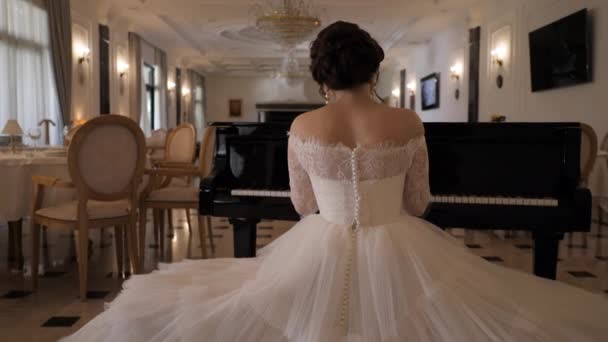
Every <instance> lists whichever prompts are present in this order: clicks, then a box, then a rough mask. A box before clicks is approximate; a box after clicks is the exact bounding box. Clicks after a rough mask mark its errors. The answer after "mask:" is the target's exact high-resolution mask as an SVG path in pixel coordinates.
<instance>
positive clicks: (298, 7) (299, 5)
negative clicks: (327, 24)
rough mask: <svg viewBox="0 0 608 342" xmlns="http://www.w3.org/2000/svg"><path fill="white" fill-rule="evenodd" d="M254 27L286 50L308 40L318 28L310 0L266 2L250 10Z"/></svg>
mask: <svg viewBox="0 0 608 342" xmlns="http://www.w3.org/2000/svg"><path fill="white" fill-rule="evenodd" d="M252 12H253V14H254V16H255V27H256V28H257V29H258V30H259V31H261V32H263V33H264V34H267V35H268V36H269V37H271V38H272V40H274V41H275V42H277V43H278V44H279V45H281V46H282V47H284V48H286V49H287V50H292V49H294V48H295V47H296V46H297V45H298V44H300V43H303V42H304V41H305V40H306V39H308V38H309V37H310V36H311V35H312V34H313V33H314V32H315V31H316V30H317V29H318V28H319V27H320V26H321V19H320V18H319V16H318V15H316V14H315V9H314V6H313V4H312V0H307V1H306V0H268V1H266V2H265V3H264V4H263V5H256V6H254V8H253V9H252Z"/></svg>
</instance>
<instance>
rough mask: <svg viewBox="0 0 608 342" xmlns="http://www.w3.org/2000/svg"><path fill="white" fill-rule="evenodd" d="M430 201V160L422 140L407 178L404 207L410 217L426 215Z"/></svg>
mask: <svg viewBox="0 0 608 342" xmlns="http://www.w3.org/2000/svg"><path fill="white" fill-rule="evenodd" d="M430 200H431V190H430V186H429V159H428V153H427V148H426V142H425V140H424V139H421V143H420V144H419V146H418V147H417V148H416V151H415V152H414V155H413V157H412V163H411V165H410V168H409V170H408V171H407V176H406V178H405V188H404V191H403V207H404V209H405V210H406V211H407V212H408V213H409V214H410V215H414V216H421V215H422V214H424V212H425V210H426V208H427V206H428V204H429V202H430Z"/></svg>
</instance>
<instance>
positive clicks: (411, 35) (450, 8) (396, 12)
mask: <svg viewBox="0 0 608 342" xmlns="http://www.w3.org/2000/svg"><path fill="white" fill-rule="evenodd" d="M265 1H267V0H98V12H99V15H100V16H101V17H106V18H118V19H119V20H123V21H125V22H127V23H129V26H130V29H133V30H136V31H137V32H139V33H140V34H142V35H143V36H144V37H145V38H147V39H148V40H150V41H152V42H153V43H155V44H158V45H159V46H161V47H163V48H165V49H167V50H170V51H171V52H172V53H173V54H175V55H176V56H177V58H178V60H179V63H180V64H182V65H186V66H189V67H193V68H196V69H199V70H201V71H205V72H208V73H214V72H217V73H232V74H242V73H247V72H249V73H251V72H256V71H257V72H268V71H269V70H271V69H273V68H276V66H277V65H278V64H279V63H280V60H281V56H282V55H283V53H282V51H281V50H280V48H279V47H278V46H277V45H276V44H274V43H272V42H269V41H265V40H264V39H263V37H256V36H259V35H258V34H257V33H256V31H255V29H254V28H253V20H252V16H251V14H250V11H251V9H252V6H253V5H255V4H257V3H262V2H265ZM486 1H489V0H316V1H315V4H316V5H317V7H319V8H320V9H321V11H322V20H323V24H324V25H326V24H328V23H331V22H334V21H337V20H346V21H351V22H355V23H358V24H359V25H360V26H362V27H363V28H364V29H366V30H368V31H369V32H370V33H371V34H372V36H374V37H375V38H376V39H377V40H378V41H379V42H380V44H381V45H382V46H383V47H384V48H385V50H386V51H388V55H389V57H390V56H391V50H394V51H396V50H400V49H402V48H404V47H407V46H408V45H410V44H416V43H420V42H424V41H426V40H428V39H429V37H430V36H431V35H432V34H433V33H435V32H437V31H441V30H443V29H445V28H446V27H448V26H449V25H450V24H451V23H453V22H455V21H463V20H467V16H468V13H469V10H470V9H471V8H473V7H474V6H477V5H479V4H480V3H483V2H486ZM308 44H309V43H308V42H307V43H305V44H302V45H301V46H300V47H299V49H298V50H299V51H298V56H299V57H300V58H301V62H300V65H301V66H302V67H303V68H304V67H306V65H307V56H308Z"/></svg>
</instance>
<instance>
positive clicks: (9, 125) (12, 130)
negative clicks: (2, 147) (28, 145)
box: [2, 119, 23, 135]
mask: <svg viewBox="0 0 608 342" xmlns="http://www.w3.org/2000/svg"><path fill="white" fill-rule="evenodd" d="M2 134H5V135H23V130H22V129H21V126H19V123H18V122H17V120H14V119H9V120H8V121H7V122H6V125H4V129H3V130H2Z"/></svg>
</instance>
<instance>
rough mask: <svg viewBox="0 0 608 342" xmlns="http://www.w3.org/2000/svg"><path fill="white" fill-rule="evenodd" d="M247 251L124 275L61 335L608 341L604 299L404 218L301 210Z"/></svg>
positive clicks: (315, 341) (269, 341)
mask: <svg viewBox="0 0 608 342" xmlns="http://www.w3.org/2000/svg"><path fill="white" fill-rule="evenodd" d="M259 254H260V255H259V256H258V257H257V258H252V259H213V260H202V261H201V260H199V261H194V260H189V261H183V262H180V263H176V264H168V265H167V264H163V265H161V266H160V270H158V271H156V272H153V273H152V274H148V275H137V276H133V277H132V278H131V279H130V280H129V281H127V282H126V283H125V285H124V289H123V291H122V292H121V294H120V295H119V296H118V297H117V298H116V299H115V300H114V301H113V302H112V303H111V304H109V305H108V307H107V308H106V311H105V312H103V313H102V314H100V315H99V316H97V317H96V318H94V319H93V320H92V321H90V322H89V323H88V324H87V325H85V326H84V327H83V328H82V329H80V330H79V331H78V332H76V333H75V334H74V335H72V336H70V337H68V338H67V339H66V340H65V341H91V342H93V341H206V342H235V341H239V342H240V341H247V342H254V341H264V342H287V341H290V342H291V341H293V342H326V341H327V342H336V341H345V342H346V341H348V342H355V341H356V342H360V341H365V342H368V341H373V342H381V341H467V342H469V341H551V342H556V341H607V340H608V300H606V299H604V298H603V297H601V296H600V295H596V294H592V293H589V292H586V291H584V290H580V289H577V288H574V287H571V286H569V285H566V284H563V283H558V282H556V281H551V280H547V279H542V278H538V277H535V276H532V275H528V274H524V273H521V272H518V271H514V270H510V269H507V268H504V267H501V266H497V265H494V264H491V263H489V262H487V261H485V260H483V259H481V258H479V257H477V256H475V255H473V254H471V253H470V252H468V251H467V250H466V249H465V248H464V247H462V246H461V245H460V244H458V243H457V242H455V241H454V240H453V238H452V237H451V236H450V235H449V234H446V233H444V232H443V231H441V230H440V229H439V228H437V227H435V226H433V225H432V224H430V223H428V222H426V221H424V220H421V219H418V218H415V217H410V216H404V217H402V218H401V219H400V220H399V221H397V222H394V223H392V224H388V225H383V226H377V227H362V228H360V229H359V231H358V232H357V233H356V234H354V236H353V233H352V232H351V230H350V227H347V226H344V225H337V224H332V223H329V222H327V221H325V220H324V219H323V218H322V217H321V216H319V215H311V216H308V217H306V218H304V219H303V220H302V221H300V222H299V223H298V224H296V225H295V226H294V227H293V228H292V229H290V230H289V231H288V232H287V233H285V234H284V235H282V236H281V237H280V238H278V239H277V240H275V241H274V242H273V243H271V244H270V245H268V246H267V247H265V248H264V249H262V250H261V251H260V253H259Z"/></svg>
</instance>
